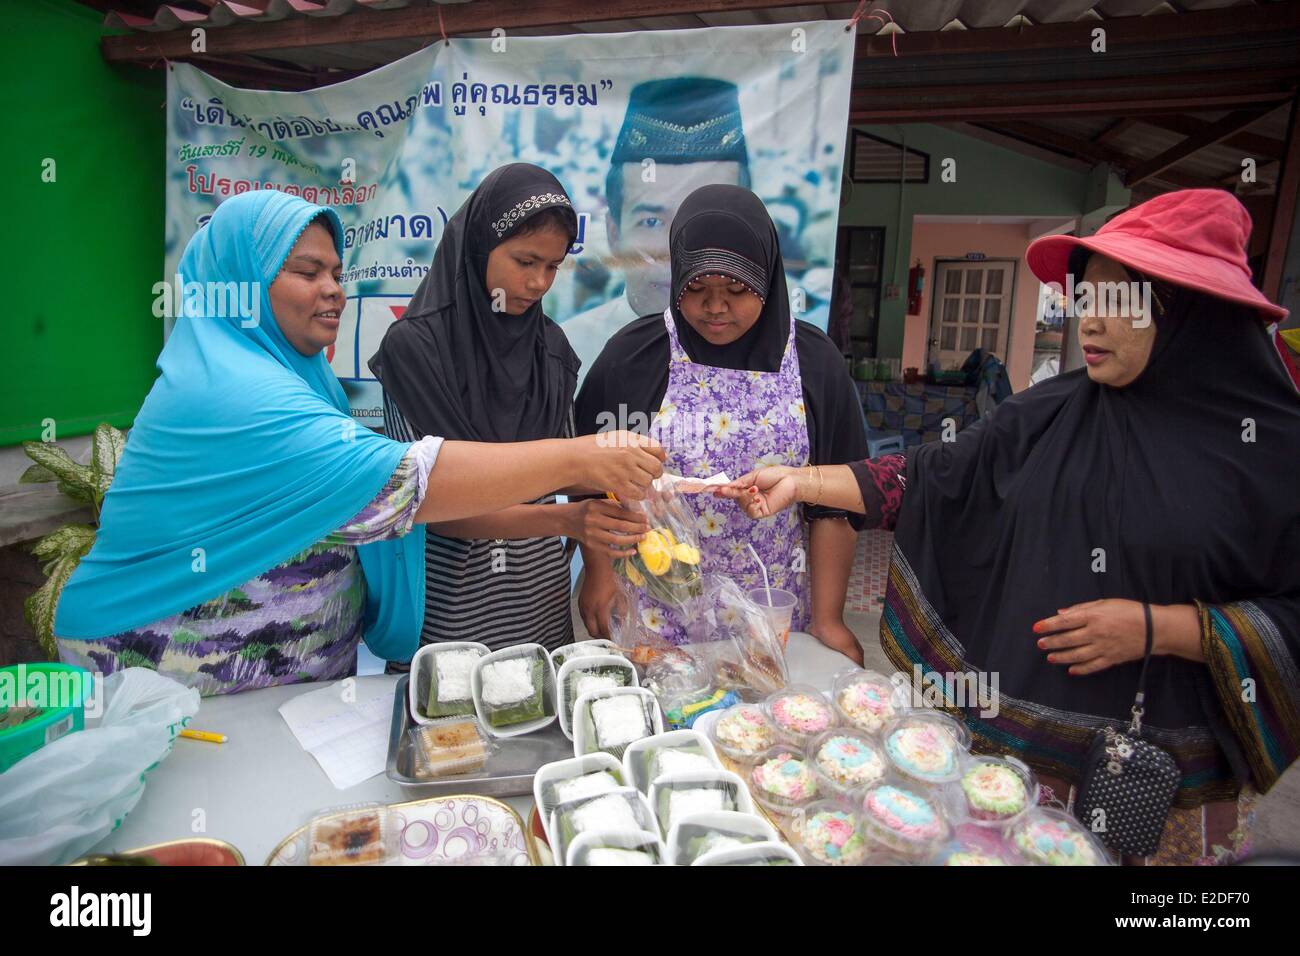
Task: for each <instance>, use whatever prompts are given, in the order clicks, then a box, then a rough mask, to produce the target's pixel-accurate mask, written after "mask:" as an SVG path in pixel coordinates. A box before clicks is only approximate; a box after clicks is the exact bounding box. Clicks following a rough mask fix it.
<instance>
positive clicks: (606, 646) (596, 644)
mask: <svg viewBox="0 0 1300 956" xmlns="http://www.w3.org/2000/svg"><path fill="white" fill-rule="evenodd" d="M611 655H612V656H614V657H622V656H623V650H622V648H620V647H619V646H618V645H617V644H615V643H614V642H613V641H607V640H605V639H604V638H603V637H598V638H592V639H591V640H589V641H578V642H576V643H574V644H565V645H564V646H563V647H557V648H556V649H555V650H553V651H551V664H552V665H554V667H555V670H556V671H557V672H558V671H559V669H560V668H561V667H563V666H564V665H565V664H566V663H567V662H569V661H572V660H577V659H578V658H579V657H609V656H611Z"/></svg>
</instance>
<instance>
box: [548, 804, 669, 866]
mask: <svg viewBox="0 0 1300 956" xmlns="http://www.w3.org/2000/svg"><path fill="white" fill-rule="evenodd" d="M588 830H591V831H596V832H600V833H620V832H621V833H638V832H641V831H647V832H650V833H657V832H658V830H659V824H658V823H656V822H655V818H654V814H653V813H652V812H651V810H650V805H649V804H648V803H646V799H645V797H644V796H643V795H642V794H641V792H640V791H638V790H634V789H632V788H631V787H624V788H622V789H621V790H614V791H611V792H610V793H602V794H600V795H599V796H595V797H586V798H585V799H582V800H574V801H571V802H569V803H562V804H560V805H559V806H558V807H556V808H555V809H554V810H553V811H552V812H551V825H550V828H549V829H548V830H547V836H548V839H550V841H551V852H552V853H553V854H554V856H555V860H556V862H557V863H558V862H559V861H561V860H567V859H568V853H569V845H570V844H571V843H572V842H573V839H574V837H576V836H577V835H578V834H579V833H585V832H586V831H588Z"/></svg>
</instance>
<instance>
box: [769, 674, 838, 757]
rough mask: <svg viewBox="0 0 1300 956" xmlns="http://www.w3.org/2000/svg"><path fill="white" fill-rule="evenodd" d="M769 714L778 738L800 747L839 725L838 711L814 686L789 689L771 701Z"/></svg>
mask: <svg viewBox="0 0 1300 956" xmlns="http://www.w3.org/2000/svg"><path fill="white" fill-rule="evenodd" d="M767 713H768V716H769V717H770V718H771V720H772V726H774V727H775V728H776V732H777V735H778V736H779V737H780V738H781V739H782V740H785V741H788V742H790V743H792V744H795V745H796V746H800V747H802V746H804V745H805V744H807V743H808V741H809V740H811V739H812V738H813V737H815V736H817V735H818V734H820V733H821V732H822V731H823V730H826V729H827V728H828V727H831V726H832V725H834V723H835V712H834V711H833V710H831V705H830V704H828V703H827V702H826V698H825V697H823V696H822V695H821V694H820V693H818V692H817V691H816V690H814V689H813V688H811V687H807V688H805V687H787V688H786V689H785V690H783V691H780V692H778V693H776V694H773V695H772V696H771V697H769V698H768V699H767Z"/></svg>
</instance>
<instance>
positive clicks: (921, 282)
mask: <svg viewBox="0 0 1300 956" xmlns="http://www.w3.org/2000/svg"><path fill="white" fill-rule="evenodd" d="M923 291H925V266H923V265H921V260H920V259H917V260H916V265H914V266H912V268H911V269H909V270H908V271H907V314H908V315H920V314H921V293H922V292H923Z"/></svg>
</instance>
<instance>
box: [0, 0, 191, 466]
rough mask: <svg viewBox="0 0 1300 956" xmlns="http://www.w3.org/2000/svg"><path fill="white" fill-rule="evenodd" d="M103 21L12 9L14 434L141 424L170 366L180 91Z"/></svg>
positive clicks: (7, 198)
mask: <svg viewBox="0 0 1300 956" xmlns="http://www.w3.org/2000/svg"><path fill="white" fill-rule="evenodd" d="M101 22H102V15H101V14H98V13H96V12H95V11H93V10H91V9H89V8H87V7H83V6H80V5H78V4H75V3H73V2H72V0H24V2H23V3H13V4H6V8H5V18H4V26H3V29H0V76H3V80H4V82H3V84H0V85H2V87H3V89H4V90H5V91H6V92H5V100H6V107H7V109H6V115H5V117H4V119H3V124H4V142H5V147H4V150H3V154H4V175H3V176H0V209H2V210H4V221H5V228H4V229H3V230H0V234H2V235H3V239H0V250H2V251H3V259H2V260H0V261H3V262H4V264H5V270H4V280H5V286H6V289H5V293H6V294H5V310H4V313H3V320H2V321H3V328H4V347H3V348H0V382H3V394H4V396H5V399H4V402H3V403H0V445H12V444H15V443H17V442H19V441H22V440H23V439H28V438H39V437H41V422H42V420H43V419H46V418H51V419H53V420H54V422H55V426H56V429H57V437H60V438H63V437H69V436H72V435H77V434H84V433H86V432H89V431H92V430H93V429H94V427H95V425H96V424H98V423H99V422H101V421H109V422H112V423H113V424H114V425H118V426H124V425H129V424H130V423H131V421H132V420H133V419H134V417H135V413H136V411H137V410H138V409H139V407H140V403H141V401H143V399H144V396H145V394H146V393H147V392H148V391H149V387H150V385H151V384H152V383H153V380H154V377H155V374H156V372H155V368H154V360H155V359H156V358H157V356H158V350H159V349H160V348H161V347H162V321H161V320H160V319H156V318H154V316H153V313H152V304H153V294H152V288H153V284H154V283H155V282H157V281H158V280H159V279H160V278H161V273H162V262H163V151H164V148H165V119H166V116H165V111H164V110H163V108H162V104H163V101H164V100H165V99H166V90H165V85H164V82H163V74H162V71H152V72H147V73H146V72H145V71H143V70H140V69H135V68H132V69H119V68H116V67H110V66H109V65H108V64H106V63H105V62H104V61H103V58H102V57H101V56H100V53H99V37H100V24H101ZM46 159H52V160H54V161H55V167H54V172H55V180H54V182H43V181H42V172H43V169H44V166H43V163H44V161H45V160H46Z"/></svg>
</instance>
